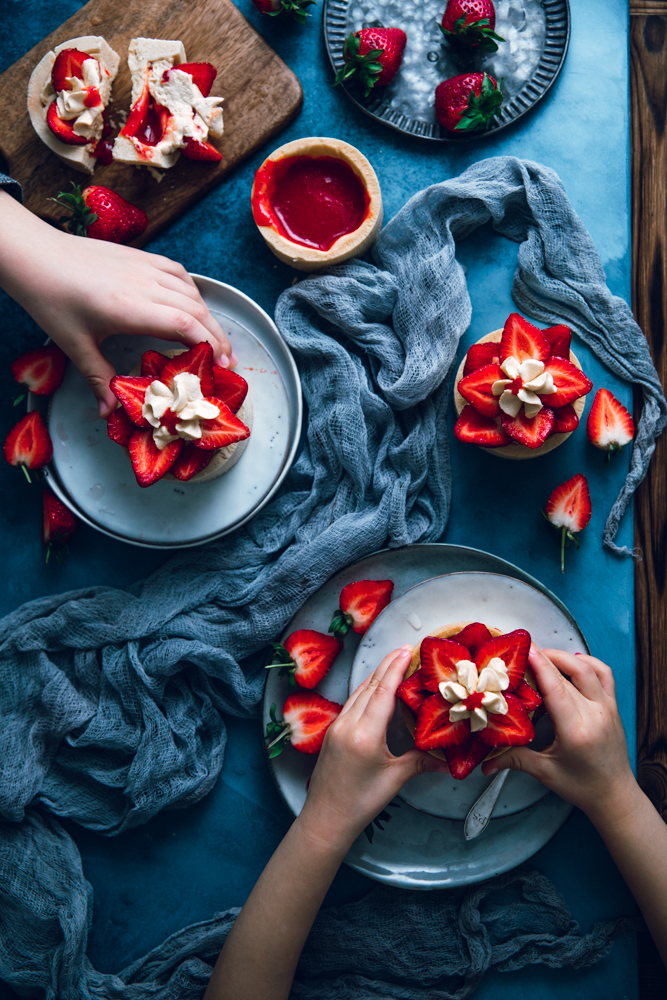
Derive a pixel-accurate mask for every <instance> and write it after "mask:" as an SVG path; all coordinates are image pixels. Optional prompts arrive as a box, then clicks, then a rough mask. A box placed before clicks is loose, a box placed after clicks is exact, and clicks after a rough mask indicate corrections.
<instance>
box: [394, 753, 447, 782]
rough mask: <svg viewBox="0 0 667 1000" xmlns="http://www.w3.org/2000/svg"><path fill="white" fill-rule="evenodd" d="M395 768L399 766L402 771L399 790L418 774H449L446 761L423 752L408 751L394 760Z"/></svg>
mask: <svg viewBox="0 0 667 1000" xmlns="http://www.w3.org/2000/svg"><path fill="white" fill-rule="evenodd" d="M396 762H397V766H399V765H400V768H401V771H402V778H403V780H402V783H401V788H402V787H403V785H404V784H405V782H406V781H409V780H410V778H416V777H417V776H418V775H420V774H428V773H429V772H431V773H433V772H435V773H436V774H449V766H448V764H447V761H446V760H440V759H439V758H438V757H434V756H433V755H432V754H430V753H426V752H425V751H423V750H416V749H415V750H408V752H407V753H404V754H402V756H401V757H397V758H396Z"/></svg>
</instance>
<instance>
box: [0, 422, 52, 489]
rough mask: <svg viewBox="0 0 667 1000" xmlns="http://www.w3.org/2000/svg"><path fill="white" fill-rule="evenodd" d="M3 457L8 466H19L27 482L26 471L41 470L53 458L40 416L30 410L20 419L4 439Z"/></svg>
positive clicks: (49, 441) (48, 437)
mask: <svg viewBox="0 0 667 1000" xmlns="http://www.w3.org/2000/svg"><path fill="white" fill-rule="evenodd" d="M3 452H4V456H5V458H6V459H7V461H8V462H9V464H10V465H19V466H21V468H22V469H23V472H24V474H25V477H26V479H27V480H28V482H29V483H30V482H32V480H31V479H30V473H29V472H28V469H42V468H43V467H44V466H45V465H46V464H47V463H48V462H50V461H51V459H52V458H53V444H52V442H51V436H50V434H49V432H48V430H47V429H46V424H45V423H44V421H43V420H42V416H41V414H40V413H39V412H38V411H37V410H31V411H30V413H26V415H25V416H24V417H21V419H20V420H19V422H18V423H17V424H15V425H14V426H13V427H12V429H11V430H10V432H9V434H8V435H7V437H6V438H5V444H4V449H3Z"/></svg>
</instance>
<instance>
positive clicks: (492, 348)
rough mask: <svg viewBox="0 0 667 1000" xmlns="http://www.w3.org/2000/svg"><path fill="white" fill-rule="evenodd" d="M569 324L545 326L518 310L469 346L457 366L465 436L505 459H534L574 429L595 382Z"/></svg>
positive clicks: (461, 435) (458, 431)
mask: <svg viewBox="0 0 667 1000" xmlns="http://www.w3.org/2000/svg"><path fill="white" fill-rule="evenodd" d="M571 341H572V331H571V330H570V328H569V327H567V326H564V325H561V326H552V327H549V328H548V329H546V330H540V329H538V328H537V327H536V326H533V324H532V323H529V322H528V320H527V319H524V318H523V316H520V315H519V314H518V313H512V314H511V315H510V316H508V318H507V320H506V322H505V326H504V327H503V329H502V330H494V331H493V333H488V334H487V335H486V336H485V337H482V338H481V340H478V341H477V343H476V344H473V345H472V347H470V348H469V350H468V352H467V354H466V356H465V358H464V359H463V361H462V362H461V365H460V366H459V370H458V372H457V373H456V382H455V386H454V403H455V405H456V412H457V413H458V415H459V416H458V420H457V422H456V426H455V428H454V433H455V435H456V437H457V438H458V439H459V441H462V442H464V443H465V444H475V445H478V446H479V447H481V448H484V449H485V450H487V449H488V450H490V451H492V452H493V454H494V455H499V456H500V457H501V458H511V459H523V458H536V457H537V456H538V455H544V454H546V452H548V451H552V450H553V449H554V448H557V447H558V445H559V444H562V443H563V441H566V440H567V438H568V437H569V436H570V434H571V433H572V431H574V430H576V428H577V427H578V425H579V420H580V418H581V415H582V413H583V411H584V406H585V396H586V395H587V394H588V393H589V392H590V391H591V389H592V388H593V383H592V382H591V381H590V379H589V378H587V376H586V375H585V374H584V372H583V371H582V370H581V365H580V363H579V361H578V359H577V357H576V355H575V354H574V352H573V351H572V350H571V347H570V344H571Z"/></svg>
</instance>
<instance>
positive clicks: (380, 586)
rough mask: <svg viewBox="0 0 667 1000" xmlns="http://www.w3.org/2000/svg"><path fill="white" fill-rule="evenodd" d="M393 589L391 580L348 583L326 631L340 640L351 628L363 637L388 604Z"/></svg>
mask: <svg viewBox="0 0 667 1000" xmlns="http://www.w3.org/2000/svg"><path fill="white" fill-rule="evenodd" d="M393 589H394V584H393V581H392V580H357V581H356V582H355V583H348V584H347V586H346V587H343V589H342V590H341V592H340V598H339V607H338V610H337V611H335V612H334V615H333V618H332V619H331V624H330V625H329V629H328V631H329V632H333V634H334V635H335V636H337V637H338V638H340V639H342V638H343V636H344V635H346V634H347V632H348V631H349V629H350V627H352V628H353V629H354V631H355V632H358V633H359V635H363V634H364V632H366V631H368V629H369V628H370V626H371V624H372V623H373V622H374V621H375V619H376V618H377V616H378V615H379V614H380V612H381V611H384V609H385V608H386V607H387V605H388V604H389V602H390V600H391V594H392V591H393Z"/></svg>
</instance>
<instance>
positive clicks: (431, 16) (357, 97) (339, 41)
mask: <svg viewBox="0 0 667 1000" xmlns="http://www.w3.org/2000/svg"><path fill="white" fill-rule="evenodd" d="M495 7H496V28H495V30H496V33H497V34H498V35H500V36H501V37H502V38H504V39H505V41H504V42H499V43H498V51H497V52H491V53H478V54H473V53H471V52H470V51H466V50H462V51H460V50H459V49H456V48H454V47H453V46H451V45H450V44H449V43H448V42H446V41H445V39H444V37H443V35H442V32H441V31H440V27H439V25H440V22H441V21H442V15H443V12H444V9H445V3H444V2H443V0H420V2H418V3H413V4H409V5H408V4H406V3H405V2H404V0H325V6H324V38H325V42H326V46H327V51H328V53H329V59H330V60H331V65H332V66H333V68H334V71H335V72H337V71H338V70H339V69H340V68H341V66H342V65H343V63H344V60H343V44H344V42H345V39H346V38H347V36H348V35H349V34H350V33H351V32H353V31H359V29H360V28H370V27H377V26H382V25H384V26H386V27H397V28H403V30H404V31H405V33H406V35H407V36H408V42H407V45H406V47H405V53H404V55H403V62H402V64H401V68H400V70H399V72H398V73H397V74H396V76H395V77H394V79H393V80H392V82H391V83H390V84H389V85H388V86H386V87H376V88H375V89H374V90H372V91H371V93H370V95H369V96H368V97H364V96H363V91H361V90H360V89H357V88H356V86H355V85H353V84H352V83H350V84H347V85H346V84H342V86H343V88H344V90H345V92H346V94H347V95H348V97H349V98H350V100H351V101H352V102H353V103H354V104H356V105H357V107H359V108H361V110H362V111H364V112H365V113H366V114H368V115H370V116H371V117H372V118H377V119H378V121H381V122H384V124H385V125H389V127H390V128H393V129H396V130H397V131H398V132H407V133H408V134H410V135H416V136H420V137H421V138H424V139H435V140H436V141H439V142H470V141H473V140H474V139H479V138H481V137H483V136H485V135H488V134H489V133H491V132H498V131H499V130H500V129H502V128H505V127H506V126H507V125H511V124H512V122H515V121H516V120H517V119H518V118H520V117H521V116H522V115H524V114H525V113H526V112H527V111H529V110H530V109H531V108H532V107H533V105H534V104H536V103H537V102H538V101H539V100H540V98H542V97H544V95H545V94H546V92H547V91H548V89H549V87H551V85H552V84H553V82H554V80H555V79H556V77H557V76H558V74H559V73H560V71H561V68H562V65H563V62H564V60H565V54H566V52H567V44H568V40H569V35H570V9H569V5H568V0H497V2H496V5H495ZM473 70H478V71H485V72H487V73H489V74H490V75H491V76H492V77H494V79H496V80H501V81H502V83H501V89H502V92H503V97H504V100H503V106H502V111H501V114H500V116H499V117H498V118H496V119H494V122H495V124H493V125H492V126H491V127H490V128H489V129H487V130H486V131H485V132H469V133H468V132H465V133H464V132H462V133H452V132H449V131H448V130H447V129H444V128H441V126H440V125H438V123H437V121H436V118H435V88H436V87H437V85H438V84H439V83H442V81H443V80H447V79H448V78H449V77H451V76H457V75H458V74H459V73H468V72H471V71H473Z"/></svg>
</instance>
